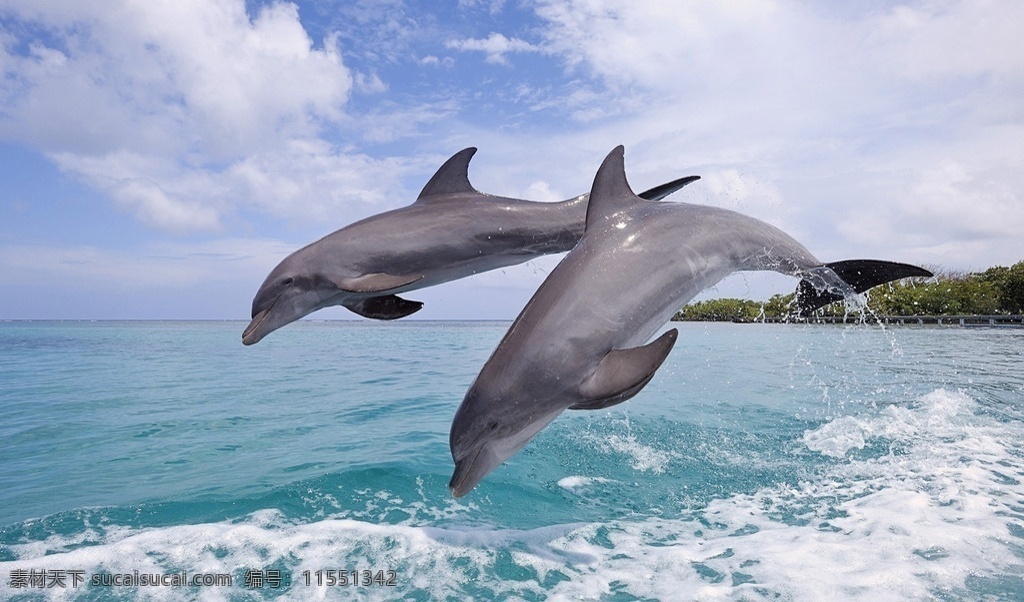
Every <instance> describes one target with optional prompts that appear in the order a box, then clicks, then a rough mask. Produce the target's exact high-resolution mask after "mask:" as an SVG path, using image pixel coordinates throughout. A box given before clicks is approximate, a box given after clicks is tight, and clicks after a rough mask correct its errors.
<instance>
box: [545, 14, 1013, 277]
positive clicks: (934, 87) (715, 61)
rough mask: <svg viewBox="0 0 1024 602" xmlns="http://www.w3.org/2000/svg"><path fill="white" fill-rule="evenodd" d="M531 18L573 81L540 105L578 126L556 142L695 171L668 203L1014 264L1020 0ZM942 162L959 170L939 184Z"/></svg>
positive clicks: (825, 249) (857, 249) (870, 246)
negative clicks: (540, 23)
mask: <svg viewBox="0 0 1024 602" xmlns="http://www.w3.org/2000/svg"><path fill="white" fill-rule="evenodd" d="M537 10H538V14H539V15H540V17H541V18H542V19H543V20H544V21H545V23H546V25H545V28H544V30H543V32H542V34H541V35H542V39H543V40H544V42H543V48H544V51H545V52H547V53H553V54H555V55H557V56H560V57H561V58H562V59H563V61H564V64H565V65H566V66H567V69H568V70H569V74H570V76H571V77H574V78H576V79H577V80H579V83H578V84H575V85H573V86H571V87H566V88H564V89H563V92H562V94H561V95H560V97H550V98H547V99H544V100H543V101H541V102H543V107H542V108H543V110H545V111H557V110H558V109H559V108H561V109H562V110H563V111H564V112H566V113H567V114H569V116H571V117H573V118H575V119H576V120H577V121H578V122H580V123H583V124H587V127H585V128H579V129H578V130H577V131H576V132H575V133H573V134H570V135H567V136H566V139H564V140H560V141H559V142H557V143H553V144H551V145H550V146H551V147H553V148H556V149H559V150H561V149H565V148H567V147H573V146H576V147H582V148H593V149H595V150H596V149H600V148H608V147H610V146H611V145H613V144H615V143H618V142H623V143H625V144H626V147H627V173H629V174H630V177H631V181H633V180H634V179H636V180H637V181H639V180H640V176H643V177H646V178H649V179H650V180H653V181H659V180H662V179H669V178H672V177H678V175H680V174H679V173H678V171H679V170H680V169H683V170H689V169H692V171H693V172H694V173H697V174H701V175H704V176H705V179H704V180H703V181H701V182H697V183H695V184H693V185H692V186H691V187H689V188H687V189H686V192H685V193H683V194H684V195H686V196H685V197H683V198H688V199H689V200H694V201H697V202H707V203H710V204H716V205H720V206H726V207H730V206H731V207H732V208H735V209H739V210H741V211H744V212H747V213H751V214H753V215H755V216H757V217H760V218H761V219H766V220H768V221H770V222H772V223H775V224H776V225H779V226H781V227H783V228H784V229H785V230H787V231H789V232H790V233H792V234H793V235H794V236H796V237H797V238H798V239H800V240H801V241H802V242H804V243H805V244H807V246H808V247H809V248H811V249H812V250H814V251H816V252H820V253H821V255H822V256H823V257H824V256H829V257H833V256H834V255H846V254H850V255H854V254H856V255H863V254H864V253H876V254H880V255H882V256H892V257H893V258H894V259H903V260H909V261H929V260H931V259H930V258H931V257H933V256H935V257H937V256H938V255H939V254H940V253H941V256H942V260H943V261H952V262H953V263H954V265H978V264H981V265H986V264H991V263H992V262H996V261H1007V259H1006V258H1007V256H1008V255H1011V254H1019V245H1017V248H1016V249H1015V250H1012V251H1008V248H1009V247H1008V241H1009V240H1010V238H1009V237H1010V236H1011V235H1012V236H1016V237H1017V238H1018V239H1020V238H1024V223H1022V222H1021V220H1019V219H1016V217H1015V216H1017V215H1024V197H1022V193H1021V192H1020V191H1021V189H1022V186H1020V185H1019V183H1020V177H1019V175H1018V174H1019V173H1022V172H1024V143H1022V142H1021V141H1022V140H1024V138H1022V137H1021V136H1020V134H1021V131H1022V127H1021V123H1022V120H1024V105H1022V104H1021V103H1020V102H1019V99H1020V98H1021V95H1022V94H1024V68H1022V67H1024V65H1022V63H1024V54H1021V53H1020V52H1019V47H1020V44H1019V42H1018V41H1017V38H1018V37H1019V36H1018V35H1017V34H1016V33H1015V32H1017V31H1018V30H1019V28H1020V25H1021V24H1022V23H1024V5H1022V4H1020V3H1017V2H1012V1H1010V0H984V1H976V2H975V1H967V0H965V1H954V0H937V1H930V2H907V3H901V4H898V5H895V6H888V5H887V6H884V7H881V6H878V7H875V6H867V5H865V6H852V5H851V6H847V7H830V8H828V9H825V8H822V7H818V6H815V5H809V4H807V3H799V2H789V1H783V0H779V1H775V2H750V3H721V2H712V1H707V2H704V1H697V2H691V3H688V4H687V5H686V6H685V7H684V6H681V5H679V4H672V3H664V2H654V1H641V2H625V1H621V0H543V1H541V2H539V3H538V9H537ZM943 165H944V166H946V168H948V167H949V166H950V165H956V166H958V169H960V170H961V171H960V172H958V174H959V175H957V174H953V175H956V178H954V179H953V180H952V181H950V182H946V183H945V184H943V183H942V179H943V177H948V176H950V174H948V173H947V174H940V173H938V172H937V171H936V170H937V169H940V170H941V169H943V168H940V167H938V166H943ZM729 174H733V175H736V174H742V176H743V177H742V178H741V179H739V180H737V179H736V178H735V177H730V176H729ZM723 187H726V188H727V187H731V188H732V191H733V192H732V193H725V190H726V188H723ZM967 207H970V208H971V212H972V214H971V215H965V214H964V213H963V211H964V210H965V208H967ZM1001 216H1002V217H1001ZM1022 219H1024V218H1022ZM979 237H980V238H981V239H983V242H979V241H977V240H972V239H977V238H979ZM951 240H957V241H962V242H963V243H964V244H961V245H952V244H951ZM968 243H969V244H968ZM958 252H959V253H960V254H959V255H958V254H957V253H958Z"/></svg>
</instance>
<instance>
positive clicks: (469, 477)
mask: <svg viewBox="0 0 1024 602" xmlns="http://www.w3.org/2000/svg"><path fill="white" fill-rule="evenodd" d="M483 455H485V454H484V449H483V448H480V449H478V450H477V452H476V453H475V454H472V455H469V456H466V457H464V458H462V459H461V460H459V461H457V462H456V463H455V472H454V473H452V480H451V481H449V483H448V489H449V490H450V491H451V492H452V495H453V496H455V497H462V496H464V495H466V494H467V493H469V492H470V491H471V490H472V489H473V488H474V487H476V486H477V483H479V482H480V481H482V480H483V478H484V477H485V476H487V473H489V472H491V470H492V469H493V468H494V466H484V465H485V464H487V462H482V461H481V456H483ZM499 464H500V462H499Z"/></svg>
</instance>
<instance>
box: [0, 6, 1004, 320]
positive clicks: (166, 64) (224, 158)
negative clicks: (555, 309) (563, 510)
mask: <svg viewBox="0 0 1024 602" xmlns="http://www.w3.org/2000/svg"><path fill="white" fill-rule="evenodd" d="M1022 27H1024V4H1022V3H1020V2H1017V1H1016V0H964V1H952V0H947V1H943V0H934V1H915V2H872V1H867V2H857V3H843V2H834V3H832V2H818V3H808V2H788V1H783V0H779V1H774V2H773V1H768V0H765V1H750V2H743V1H737V2H705V1H690V2H683V1H680V2H660V1H654V0H651V1H642V0H641V1H625V0H622V1H612V0H523V1H511V0H509V1H501V0H491V1H474V0H462V1H452V2H433V1H431V2H426V1H422V2H419V1H404V0H384V1H375V2H361V1H358V0H346V1H340V0H339V1H331V0H326V1H319V2H298V3H284V2H264V1H254V2H242V1H241V0H203V1H199V0H194V1H193V0H175V1H153V0H147V1H136V2H132V1H117V0H110V1H105V2H80V1H78V0H66V1H58V0H37V1H34V2H23V1H20V2H19V1H17V0H0V72H2V74H3V77H2V79H0V319H28V318H67V319H112V318H161V319H162V318H175V319H188V318H197V319H219V318H236V319H241V320H244V319H247V318H248V315H249V307H250V303H251V300H252V296H253V294H254V293H255V292H256V289H257V288H258V286H259V284H260V283H261V282H262V280H263V278H264V277H265V276H266V274H267V272H269V270H270V269H271V268H272V267H273V266H274V265H276V264H277V262H278V261H280V259H282V258H283V257H284V256H285V255H287V254H288V253H289V252H291V251H292V250H294V249H296V248H298V247H300V246H302V245H304V244H306V243H308V242H311V241H313V240H315V239H316V238H319V237H320V236H323V235H325V234H327V233H329V232H332V231H334V230H336V229H338V228H340V227H342V226H344V225H346V224H348V223H351V222H352V221H355V220H356V219H359V218H362V217H365V216H367V215H371V214H374V213H378V212H380V211H385V210H388V209H392V208H396V207H400V206H403V205H406V204H409V203H411V202H412V201H413V199H414V198H415V197H416V194H417V193H418V191H419V189H420V188H421V187H422V185H423V184H424V183H425V182H426V180H427V179H428V178H429V177H430V175H431V174H432V173H433V172H434V170H435V169H436V168H437V167H438V166H439V165H440V164H441V162H443V161H444V159H446V158H447V157H448V156H450V155H451V154H453V153H454V152H456V151H458V150H460V149H462V148H464V147H467V146H476V147H478V148H479V149H480V150H479V152H478V153H477V155H476V157H475V158H474V160H473V163H472V165H471V168H470V177H471V180H472V181H473V183H474V185H475V186H476V187H477V188H478V189H480V190H482V191H484V192H490V193H495V194H502V195H507V196H515V197H520V198H528V199H534V200H560V199H564V198H568V197H570V196H574V195H576V194H579V193H581V192H585V191H587V190H588V189H589V187H590V184H591V181H592V179H593V175H594V172H595V171H596V168H597V166H598V165H599V164H600V162H601V160H602V159H603V158H604V156H605V154H606V153H607V152H608V151H609V150H610V149H611V148H612V147H614V146H615V145H617V144H624V145H625V146H626V168H627V174H628V176H629V178H630V182H631V183H632V184H633V186H634V188H635V189H637V190H642V189H644V188H646V187H650V186H653V185H655V184H659V183H662V182H664V181H667V180H670V179H674V178H677V177H680V176H683V175H690V174H698V175H701V176H702V180H701V181H700V182H698V183H697V184H694V185H692V186H690V187H688V188H686V189H685V191H683V192H681V193H678V194H677V195H675V196H674V197H670V199H676V200H685V201H689V202H696V203H704V204H710V205H717V206H721V207H727V208H730V209H736V210H739V211H742V212H744V213H748V214H750V215H753V216H755V217H758V218H760V219H763V220H765V221H768V222H770V223H772V224H774V225H777V226H779V227H781V228H783V229H784V230H786V231H787V232H789V233H790V234H792V235H793V236H794V237H796V238H797V239H798V240H800V241H801V242H803V243H804V244H805V245H806V246H807V247H808V248H809V249H811V250H812V251H813V252H814V253H815V254H816V255H817V256H818V257H819V258H821V259H823V260H825V261H830V260H838V259H846V258H860V257H866V258H879V259H893V260H899V261H907V262H912V263H918V264H924V265H929V266H942V267H944V268H949V269H957V270H965V269H983V268H987V267H989V266H992V265H1009V264H1012V263H1015V262H1017V261H1019V260H1021V259H1024V252H1022V249H1024V246H1022V245H1021V243H1020V241H1021V240H1024V198H1022V196H1021V189H1022V185H1024V181H1022V180H1024V176H1022V175H1021V174H1024V103H1021V101H1020V99H1021V98H1024V44H1022V43H1021V42H1020V41H1019V37H1020V36H1019V32H1020V31H1021V28H1022ZM557 260H558V258H557V257H552V258H545V259H541V260H536V261H533V262H530V263H528V264H525V265H523V266H519V267H514V268H507V269H505V270H501V271H498V272H493V273H488V274H483V275H479V276H477V277H474V278H470V279H467V280H464V281H459V282H455V283H449V284H447V285H444V286H440V287H435V288H433V289H425V290H423V291H418V292H417V294H415V295H410V297H412V298H416V299H418V300H422V301H425V302H426V306H425V307H424V309H423V310H422V311H421V312H420V313H419V314H417V317H418V318H512V317H514V316H515V314H516V313H517V312H518V310H519V309H520V308H521V306H522V305H523V304H524V303H525V301H526V300H527V299H528V298H529V296H530V295H531V294H532V292H533V290H534V289H535V288H536V286H537V285H538V284H539V283H540V282H541V280H542V279H543V277H544V275H545V274H546V273H547V272H548V271H549V270H550V269H551V268H552V267H553V266H554V265H555V264H556V263H557ZM794 284H795V283H794V282H793V281H792V280H790V279H787V278H784V277H780V276H762V275H746V276H737V277H733V278H731V279H729V280H728V281H726V282H725V283H723V284H722V285H720V286H719V287H717V288H716V289H715V290H712V291H710V292H709V293H708V294H709V295H728V296H749V297H753V298H766V297H767V296H769V295H770V294H772V293H775V292H788V291H790V290H791V289H792V288H793V286H794ZM314 317H346V318H347V317H354V316H352V314H349V313H347V312H345V311H344V310H340V309H331V310H326V311H323V312H320V313H319V314H314Z"/></svg>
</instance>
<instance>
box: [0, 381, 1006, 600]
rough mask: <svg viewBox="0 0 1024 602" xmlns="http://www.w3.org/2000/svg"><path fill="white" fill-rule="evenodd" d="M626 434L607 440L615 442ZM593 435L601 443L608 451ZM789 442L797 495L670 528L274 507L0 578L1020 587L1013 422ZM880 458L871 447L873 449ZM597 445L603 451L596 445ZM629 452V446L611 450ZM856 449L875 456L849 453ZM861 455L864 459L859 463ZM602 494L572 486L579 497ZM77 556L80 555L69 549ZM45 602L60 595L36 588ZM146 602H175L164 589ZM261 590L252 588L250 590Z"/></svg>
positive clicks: (553, 595)
mask: <svg viewBox="0 0 1024 602" xmlns="http://www.w3.org/2000/svg"><path fill="white" fill-rule="evenodd" d="M625 439H626V438H622V440H623V441H625ZM606 440H607V439H606ZM803 440H804V443H805V444H806V445H807V446H808V448H810V449H812V450H813V451H817V452H819V453H822V454H825V455H828V456H830V457H832V458H834V461H832V462H830V463H828V464H827V465H826V467H825V468H823V469H822V470H821V471H820V472H819V473H817V474H815V476H813V477H809V478H808V480H807V481H806V482H802V483H799V484H797V485H795V486H794V485H776V486H770V487H765V488H763V489H761V490H759V491H757V492H755V493H752V494H745V495H732V496H729V497H726V498H722V499H717V500H714V501H712V502H711V503H709V504H708V505H707V506H706V507H702V508H697V509H694V510H693V511H692V512H689V513H686V514H685V515H680V516H663V517H638V518H636V519H619V520H614V521H609V522H602V523H588V524H568V525H553V526H549V527H543V528H538V529H531V530H511V529H489V528H480V529H460V528H451V527H448V528H440V527H433V526H415V525H408V524H407V525H378V524H372V523H368V522H363V521H356V520H348V519H332V518H326V519H323V520H318V521H317V522H313V523H308V524H294V523H292V522H290V521H289V520H287V519H286V518H285V517H283V516H282V515H281V514H280V513H279V512H277V511H274V510H267V511H262V512H259V513H256V514H253V515H250V516H249V517H247V518H245V519H244V520H240V521H225V522H218V523H210V524H200V525H183V526H172V527H166V528H153V529H127V528H113V529H112V528H106V529H105V530H97V529H93V530H91V531H90V535H88V536H85V535H79V536H76V537H69V538H63V539H62V538H59V537H52V538H50V539H48V540H46V541H45V542H35V543H25V544H16V545H13V546H10V549H11V550H12V551H13V552H14V553H15V554H16V555H17V556H18V557H19V560H17V561H11V562H2V563H0V576H2V577H3V578H4V583H2V584H0V597H4V596H5V595H9V594H10V593H12V592H11V590H10V588H9V587H8V585H7V583H6V577H7V575H8V574H9V571H10V570H12V569H14V568H26V569H43V570H46V569H72V568H75V569H83V570H84V571H85V572H86V573H87V574H91V573H96V572H100V571H104V572H118V571H123V572H132V571H135V570H138V571H140V572H141V571H149V572H161V571H162V572H172V571H177V570H182V569H185V570H188V571H189V572H190V573H198V572H208V573H231V574H233V575H235V577H236V586H234V587H232V588H213V587H211V588H203V589H199V590H195V591H192V592H190V594H189V595H192V596H193V597H195V598H198V599H202V600H221V599H228V598H230V597H237V595H238V593H239V588H240V587H241V585H239V583H240V579H241V575H242V573H244V570H245V569H247V568H260V567H267V566H271V565H273V566H279V567H283V568H285V569H287V570H288V571H289V572H290V573H291V575H292V579H293V586H292V587H291V589H288V590H285V591H284V592H282V594H281V598H283V599H294V600H299V599H303V600H304V599H343V598H345V597H347V596H350V595H351V592H350V591H349V590H339V589H338V588H333V589H331V588H326V587H315V586H309V587H307V586H304V585H302V583H301V577H300V576H301V575H302V572H303V571H307V570H308V571H312V572H315V571H317V570H323V569H329V568H339V569H340V568H350V569H351V568H356V569H366V568H372V569H389V568H390V569H394V570H396V571H398V586H397V587H396V588H394V589H391V588H385V587H376V588H364V589H362V590H360V592H361V593H362V594H363V595H364V596H365V597H366V598H367V599H392V598H396V597H415V596H424V595H426V594H427V593H428V592H429V593H431V594H433V595H434V597H442V598H443V597H455V598H465V597H472V596H477V597H479V596H507V597H537V596H541V595H542V596H548V597H549V599H555V600H562V599H600V598H603V597H612V596H615V595H616V594H617V593H623V594H629V595H631V596H636V597H649V598H659V599H680V598H684V599H694V600H718V599H728V600H759V599H777V598H782V599H792V600H826V599H843V600H866V601H867V600H870V601H876V600H883V601H884V600H894V601H895V600H906V599H932V598H936V597H940V598H943V599H964V600H967V599H978V598H981V597H984V591H983V590H984V588H985V587H986V585H985V583H986V580H991V581H992V582H998V584H999V585H998V588H997V589H999V590H1000V592H1001V593H1000V595H999V596H996V597H997V598H998V597H1001V598H1003V599H1005V598H1006V591H1011V592H1013V591H1014V588H1020V587H1022V586H1024V580H1022V579H1021V575H1022V574H1024V569H1022V566H1021V565H1022V561H1021V558H1024V485H1022V481H1024V460H1022V457H1024V454H1022V453H1021V452H1022V448H1021V444H1020V442H1021V441H1024V427H1022V426H1021V425H1020V423H1018V422H1010V423H1006V422H1003V421H1000V420H997V419H996V418H993V417H991V416H988V415H986V414H985V413H984V412H982V411H981V408H980V407H979V404H978V403H977V402H976V401H975V400H973V399H971V398H970V397H968V396H967V395H964V394H962V393H958V392H950V391H944V390H940V391H935V392H933V393H930V394H928V395H925V396H923V397H922V398H920V399H918V400H914V401H913V402H912V403H908V404H905V405H902V406H890V407H888V408H885V409H882V410H879V411H877V412H876V413H865V414H862V415H854V416H845V417H841V418H836V419H834V420H832V421H831V422H829V423H827V424H825V425H823V426H822V427H820V428H818V429H815V430H813V431H809V432H808V433H806V434H805V436H804V439H803ZM881 440H884V441H887V442H888V443H889V445H888V446H882V447H881V448H876V447H875V446H873V445H871V444H872V443H873V442H877V441H881ZM609 445H612V444H609ZM625 447H626V448H627V449H636V448H635V447H633V446H632V445H626V446H625ZM854 449H862V450H867V451H870V450H872V449H874V450H875V451H876V452H878V453H875V454H874V456H873V457H867V458H865V457H862V455H856V454H854V455H851V456H850V457H847V456H848V455H849V452H850V451H851V450H854ZM868 455H871V454H868ZM597 482H600V480H599V479H598V478H593V477H584V476H572V477H566V478H564V479H562V480H561V481H560V482H559V485H560V486H561V487H563V488H566V489H570V490H577V489H579V488H584V487H587V486H589V485H593V484H594V483H597ZM83 543H87V544H95V545H84V546H83V545H82V544H83ZM49 593H51V594H53V595H57V594H59V593H60V592H58V591H56V590H55V591H52V592H49ZM145 593H146V595H147V597H152V598H156V599H179V598H180V597H181V592H180V591H175V590H174V588H148V589H147V591H146V592H145ZM265 593H267V592H265Z"/></svg>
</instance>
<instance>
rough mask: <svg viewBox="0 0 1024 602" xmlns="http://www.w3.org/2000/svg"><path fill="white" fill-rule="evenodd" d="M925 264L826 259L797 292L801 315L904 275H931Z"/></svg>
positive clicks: (808, 272) (811, 272)
mask: <svg viewBox="0 0 1024 602" xmlns="http://www.w3.org/2000/svg"><path fill="white" fill-rule="evenodd" d="M932 275H933V274H932V273H931V272H929V271H928V270H926V269H924V268H920V267H917V266H915V265H910V264H906V263H896V262H893V261H878V260H874V259H849V260H846V261H836V262H833V263H826V264H825V265H824V266H823V267H818V268H813V269H811V270H808V271H807V274H806V275H805V277H804V279H802V280H800V285H799V287H798V288H797V292H796V304H797V309H798V310H799V312H800V315H801V316H803V317H807V316H809V315H810V314H811V312H813V311H814V310H816V309H819V308H821V307H824V306H826V305H828V304H829V303H833V302H835V301H840V300H842V299H843V298H845V297H847V296H849V295H853V294H857V293H863V292H864V291H866V290H868V289H870V288H872V287H875V286H878V285H879V284H885V283H886V282H892V281H894V280H899V279H901V278H930V277H931V276H932Z"/></svg>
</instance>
